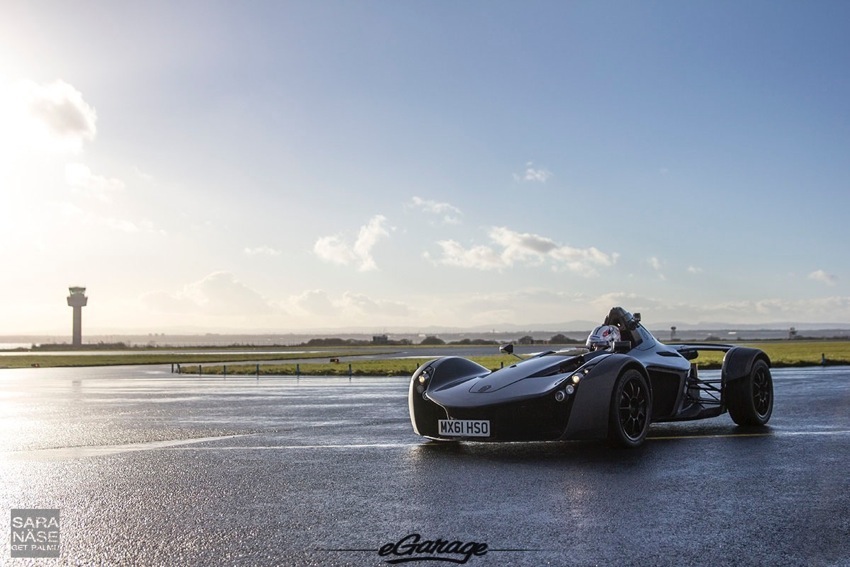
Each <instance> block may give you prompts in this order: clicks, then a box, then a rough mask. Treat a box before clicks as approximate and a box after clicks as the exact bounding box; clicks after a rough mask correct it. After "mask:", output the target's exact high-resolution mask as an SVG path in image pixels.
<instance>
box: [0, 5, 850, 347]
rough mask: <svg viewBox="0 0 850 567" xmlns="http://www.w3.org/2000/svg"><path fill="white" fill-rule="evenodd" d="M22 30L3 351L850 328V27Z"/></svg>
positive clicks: (481, 9) (774, 16) (4, 68)
mask: <svg viewBox="0 0 850 567" xmlns="http://www.w3.org/2000/svg"><path fill="white" fill-rule="evenodd" d="M199 15H200V17H199ZM5 16H6V17H5V18H3V20H2V21H0V187H2V191H0V262H2V265H3V267H4V277H3V278H0V313H2V318H0V319H2V322H0V335H9V334H13V333H14V334H41V333H44V331H45V330H51V331H50V334H54V333H55V334H56V335H58V336H61V335H63V334H65V333H68V334H70V328H71V309H70V308H69V307H68V306H67V304H66V301H65V297H66V296H67V294H68V289H69V288H70V287H72V286H84V287H86V288H87V291H86V295H87V296H88V297H89V302H88V305H87V306H86V307H84V308H83V309H82V325H83V336H84V338H85V336H86V335H87V334H89V335H90V334H93V333H96V332H97V330H99V329H109V330H115V329H126V330H130V332H137V331H132V329H146V330H148V331H147V332H149V333H150V332H154V333H155V332H161V331H162V329H169V328H170V329H174V328H180V327H182V328H198V329H209V330H210V331H211V332H216V330H226V331H225V332H233V331H234V330H237V331H238V332H240V333H252V332H254V331H255V330H256V329H292V330H293V332H302V331H307V332H309V329H316V328H318V329H330V328H352V327H359V328H367V327H368V328H374V329H376V331H375V332H376V333H378V332H380V331H379V330H380V329H384V328H416V327H420V328H430V327H443V328H457V327H493V328H497V327H498V326H500V325H506V324H507V323H504V322H505V321H540V322H541V323H540V324H542V325H547V324H558V323H559V322H562V321H571V320H581V321H596V320H601V319H602V318H604V316H605V314H606V313H607V312H608V310H609V309H610V307H612V306H614V305H621V306H623V307H624V308H626V309H627V310H629V311H632V312H641V313H643V315H644V318H645V320H655V321H671V322H674V321H724V322H727V323H726V324H728V325H736V324H737V325H741V324H748V323H751V324H757V325H768V324H779V323H782V324H783V325H788V326H789V327H790V326H797V327H803V326H805V325H809V324H817V325H845V324H850V286H849V284H848V282H850V265H848V262H847V261H846V252H845V250H844V248H845V246H844V243H845V242H847V241H848V240H850V228H848V223H847V220H846V215H847V211H850V187H848V183H850V161H848V160H847V159H846V156H847V155H850V129H848V127H847V124H849V123H850V120H848V114H850V107H848V105H847V103H846V101H847V100H850V76H848V75H847V73H844V72H843V69H844V67H845V66H846V65H845V62H846V60H847V59H848V57H850V36H848V34H846V30H845V27H846V26H845V25H844V22H846V21H848V19H850V4H847V3H836V2H824V1H815V2H809V3H806V4H798V3H793V2H767V1H755V2H747V3H735V2H714V1H712V2H708V1H696V2H688V3H661V4H657V3H650V2H637V3H632V2H621V1H614V0H611V1H602V2H591V3H577V2H569V3H533V4H530V5H526V4H523V3H518V2H517V3H511V2H495V3H494V2H485V1H483V0H473V1H471V2H464V3H450V4H440V3H436V4H435V3H430V2H416V1H414V2H409V3H392V2H375V3H373V2H363V3H331V4H326V3H315V2H310V1H307V0H303V1H301V0H293V1H291V2H286V3H261V4H252V5H247V6H246V5H241V4H235V3H228V2H211V3H210V2H196V1H195V0H190V1H188V2H181V3H178V4H174V3H170V2H163V1H160V0H155V1H152V2H148V3H145V4H143V5H132V4H125V3H108V2H107V3H89V4H82V5H74V4H68V3H65V2H57V1H51V0H41V1H39V0H36V1H32V2H12V3H10V5H8V6H6V7H5ZM753 22H759V25H757V26H754V25H753ZM116 77H118V79H116ZM786 322H787V323H786ZM671 324H672V323H671ZM66 329H67V331H66ZM210 331H207V332H210Z"/></svg>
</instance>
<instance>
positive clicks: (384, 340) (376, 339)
mask: <svg viewBox="0 0 850 567" xmlns="http://www.w3.org/2000/svg"><path fill="white" fill-rule="evenodd" d="M389 343H390V338H389V337H388V336H387V335H375V336H373V337H372V344H373V345H387V344H389Z"/></svg>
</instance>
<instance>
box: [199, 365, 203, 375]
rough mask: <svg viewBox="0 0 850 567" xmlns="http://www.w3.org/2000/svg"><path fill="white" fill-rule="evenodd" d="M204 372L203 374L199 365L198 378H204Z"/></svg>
mask: <svg viewBox="0 0 850 567" xmlns="http://www.w3.org/2000/svg"><path fill="white" fill-rule="evenodd" d="M203 374H204V373H203V372H201V365H200V364H199V365H198V376H203Z"/></svg>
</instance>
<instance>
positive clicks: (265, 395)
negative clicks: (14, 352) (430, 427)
mask: <svg viewBox="0 0 850 567" xmlns="http://www.w3.org/2000/svg"><path fill="white" fill-rule="evenodd" d="M774 382H775V391H776V403H775V408H774V413H773V418H772V419H771V422H770V427H768V428H767V429H765V430H762V431H748V430H742V429H740V428H737V427H736V426H735V425H734V424H733V423H732V421H731V419H730V418H729V417H728V415H724V416H720V417H717V418H714V419H710V420H706V421H701V422H689V423H679V424H659V425H654V426H653V427H652V429H651V432H650V436H651V439H650V440H649V441H648V442H647V443H646V444H645V445H644V447H642V448H641V449H639V450H635V451H623V450H614V449H610V448H608V447H607V446H606V445H604V444H600V443H515V444H513V443H512V444H504V445H496V444H483V443H450V444H443V443H435V442H427V441H423V440H421V439H420V438H418V437H416V436H415V435H414V434H413V433H412V431H411V428H410V422H409V419H408V417H407V400H406V393H407V379H406V378H389V379H388V378H375V379H371V378H354V379H352V380H349V379H348V378H305V377H302V378H300V379H296V378H294V377H285V378H284V377H280V378H269V377H261V378H260V379H259V380H256V379H255V378H253V377H248V378H245V377H239V378H232V377H228V378H227V379H222V378H221V377H210V376H205V377H192V376H185V375H183V376H179V375H172V374H169V372H168V368H166V367H118V368H95V369H32V370H30V369H28V370H3V371H0V512H2V515H3V517H4V518H5V520H4V521H3V522H0V530H2V533H0V564H4V565H5V564H9V565H27V564H32V565H45V564H47V565H56V564H67V565H93V564H100V565H387V564H389V563H387V562H386V561H388V560H394V559H419V560H421V559H425V558H430V559H435V558H444V559H445V558H450V559H454V560H455V561H457V562H461V561H465V562H466V564H468V565H684V564H698V565H847V564H850V514H848V511H850V480H848V479H850V475H848V474H847V470H848V468H850V368H829V367H828V368H811V369H779V370H774ZM11 509H60V510H61V546H60V548H61V556H60V558H59V559H58V560H57V559H52V560H25V559H12V558H11V549H10V538H9V535H8V534H9V532H8V531H6V530H8V529H9V527H10V525H9V517H10V516H9V511H10V510H11ZM436 540H443V541H444V543H443V544H442V547H440V542H439V541H436ZM429 542H432V543H429ZM473 544H475V545H473ZM482 544H486V548H484V547H481V545H482ZM438 547H439V548H440V549H439V550H440V551H442V554H439V553H438V554H434V553H429V551H434V550H435V549H437V548H438ZM382 551H383V552H385V553H383V554H382ZM476 552H477V554H476ZM27 561H29V563H28V562H27ZM408 564H410V565H432V564H450V563H439V562H434V561H427V562H422V561H417V562H411V563H408Z"/></svg>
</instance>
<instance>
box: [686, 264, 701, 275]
mask: <svg viewBox="0 0 850 567" xmlns="http://www.w3.org/2000/svg"><path fill="white" fill-rule="evenodd" d="M702 272H703V270H702V268H698V267H696V266H688V273H689V274H701V273H702Z"/></svg>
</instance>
